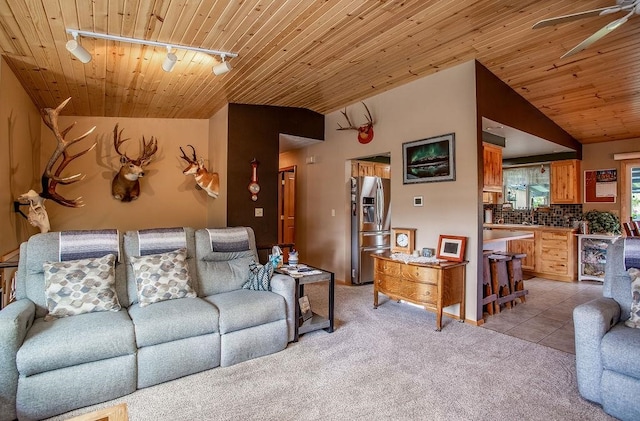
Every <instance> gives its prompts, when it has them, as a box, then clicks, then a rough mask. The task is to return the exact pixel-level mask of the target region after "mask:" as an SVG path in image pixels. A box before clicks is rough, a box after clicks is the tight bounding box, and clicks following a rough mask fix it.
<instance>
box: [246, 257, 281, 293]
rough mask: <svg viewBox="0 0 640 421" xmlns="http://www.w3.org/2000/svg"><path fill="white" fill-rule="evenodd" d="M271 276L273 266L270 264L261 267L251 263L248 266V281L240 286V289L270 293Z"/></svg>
mask: <svg viewBox="0 0 640 421" xmlns="http://www.w3.org/2000/svg"><path fill="white" fill-rule="evenodd" d="M272 276H273V265H272V264H271V262H268V263H267V264H266V265H261V264H258V263H256V262H254V261H251V263H250V264H249V280H248V281H247V282H245V283H244V285H242V288H244V289H252V290H254V291H271V277H272Z"/></svg>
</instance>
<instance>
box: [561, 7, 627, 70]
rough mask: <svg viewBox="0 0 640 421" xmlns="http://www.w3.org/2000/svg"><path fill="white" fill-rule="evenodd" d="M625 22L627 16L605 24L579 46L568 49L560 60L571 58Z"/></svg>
mask: <svg viewBox="0 0 640 421" xmlns="http://www.w3.org/2000/svg"><path fill="white" fill-rule="evenodd" d="M627 20H629V15H627V16H623V17H621V18H620V19H616V20H614V21H613V22H611V23H608V24H606V25H605V26H603V27H602V28H600V29H599V30H598V32H596V33H594V34H593V35H591V36H590V37H589V38H587V39H585V40H584V41H582V42H581V43H580V44H578V45H576V46H575V47H573V48H572V49H570V50H569V51H567V52H566V53H564V55H563V56H562V57H560V59H563V58H565V57H569V56H572V55H574V54H576V53H579V52H580V51H582V50H584V49H585V48H587V47H589V46H590V45H591V44H593V43H594V42H596V41H598V40H599V39H600V38H602V37H604V36H605V35H607V34H608V33H609V32H611V31H613V30H614V29H616V28H618V27H620V26H621V25H622V24H623V23H625V22H626V21H627Z"/></svg>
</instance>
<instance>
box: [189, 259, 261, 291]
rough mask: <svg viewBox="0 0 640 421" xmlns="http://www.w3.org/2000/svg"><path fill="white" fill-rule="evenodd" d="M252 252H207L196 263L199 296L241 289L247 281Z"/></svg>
mask: <svg viewBox="0 0 640 421" xmlns="http://www.w3.org/2000/svg"><path fill="white" fill-rule="evenodd" d="M253 260H254V257H253V252H252V251H244V252H229V253H216V252H209V253H207V254H206V255H205V256H203V257H202V258H201V259H199V261H198V275H199V276H198V278H199V279H198V281H199V285H198V290H199V291H200V295H201V296H207V295H213V294H218V293H221V292H229V291H233V290H236V289H240V288H242V285H244V283H245V282H247V279H249V265H250V264H251V262H252V261H253Z"/></svg>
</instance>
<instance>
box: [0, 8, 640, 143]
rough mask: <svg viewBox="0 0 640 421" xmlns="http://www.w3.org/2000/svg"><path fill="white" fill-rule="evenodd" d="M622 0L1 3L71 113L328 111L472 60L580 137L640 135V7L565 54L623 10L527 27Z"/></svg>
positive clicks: (13, 42) (34, 91)
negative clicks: (81, 33)
mask: <svg viewBox="0 0 640 421" xmlns="http://www.w3.org/2000/svg"><path fill="white" fill-rule="evenodd" d="M612 4H614V0H582V1H579V2H577V1H561V0H437V1H436V0H401V1H400V0H398V1H394V0H327V1H320V0H317V1H314V0H304V1H301V0H274V1H270V0H236V1H231V0H201V1H196V0H188V1H187V0H140V1H131V0H100V1H94V0H46V1H41V0H0V48H1V52H2V55H3V57H5V59H6V61H7V62H8V64H9V66H10V67H11V69H12V70H13V71H14V73H15V74H16V75H17V77H18V79H19V80H20V82H21V83H22V85H23V86H24V87H25V89H26V90H27V92H28V93H29V95H30V96H31V98H32V99H33V101H34V103H35V104H36V105H37V106H38V107H41V108H42V107H52V106H56V105H57V104H59V103H60V102H61V101H62V100H64V99H65V98H67V97H69V96H71V97H72V98H73V99H72V102H71V104H70V105H69V106H67V108H66V109H65V113H66V114H72V115H90V116H120V117H160V118H208V117H210V116H211V115H212V114H213V113H215V112H216V111H217V110H219V109H220V108H221V107H223V106H224V104H226V103H227V102H234V103H245V104H269V105H280V106H291V107H304V108H308V109H311V110H314V111H317V112H320V113H323V114H326V113H328V112H331V111H335V110H337V109H340V108H342V107H345V106H346V105H348V104H351V103H354V102H357V101H359V100H361V99H364V98H367V97H369V96H371V95H374V94H377V93H380V92H382V91H385V90H388V89H391V88H394V87H397V86H399V85H401V84H404V83H407V82H410V81H412V80H415V79H416V78H419V77H424V76H427V75H429V74H432V73H434V72H437V71H439V70H442V69H445V68H447V67H450V66H454V65H456V64H459V63H462V62H465V61H468V60H472V59H477V60H478V61H480V62H481V63H482V64H484V65H485V66H486V67H487V68H488V69H489V70H491V71H492V72H493V73H494V74H496V75H497V76H498V77H499V78H500V79H502V80H503V81H505V82H506V83H508V84H509V85H510V86H511V87H512V88H513V89H515V90H516V91H517V92H519V93H520V94H521V95H522V96H523V97H525V98H526V99H527V100H529V101H530V102H531V103H532V104H533V105H535V106H536V107H538V108H539V109H540V110H542V111H543V112H544V113H545V114H546V115H547V116H549V117H550V118H551V119H553V120H554V121H555V122H556V123H558V124H559V125H560V126H561V127H563V128H564V129H565V130H566V131H567V132H569V133H570V134H571V135H572V136H573V137H575V138H576V139H578V140H579V141H580V142H582V143H590V142H602V141H610V140H620V139H630V138H636V137H640V93H639V91H640V77H638V73H637V71H638V70H639V69H638V67H639V66H640V61H639V60H640V48H636V44H635V43H636V42H637V40H638V39H639V38H640V17H639V16H634V17H632V18H631V19H630V20H629V22H627V23H626V24H625V25H623V26H622V27H620V28H619V29H617V30H616V31H614V32H613V33H611V34H610V35H608V36H606V37H605V38H603V39H602V40H600V41H598V42H597V43H596V44H594V45H592V46H591V47H590V48H588V49H587V50H585V51H583V52H582V53H579V54H577V55H575V56H572V57H570V58H567V59H563V60H560V56H561V55H562V54H564V53H565V52H566V51H567V50H569V49H570V48H572V47H573V46H574V45H576V44H578V43H579V42H580V41H582V40H583V39H585V38H586V37H588V36H589V35H591V34H592V33H593V32H595V31H596V30H598V29H599V28H601V27H602V26H604V25H605V24H607V23H608V22H611V21H612V20H613V19H615V18H617V17H621V15H615V17H612V16H606V17H592V18H587V19H583V20H580V21H576V22H571V23H565V24H562V25H557V26H555V27H550V28H543V29H537V30H532V29H531V26H532V25H533V24H534V23H535V22H537V21H538V20H540V19H543V18H548V17H553V16H559V15H564V14H568V13H574V12H578V11H583V10H588V9H593V8H599V7H606V6H610V5H612ZM65 28H76V29H82V30H87V31H94V32H100V33H108V34H112V35H120V36H125V37H135V38H142V39H146V40H153V41H160V42H166V43H168V44H183V45H191V46H196V47H202V48H207V49H218V50H225V51H232V52H237V53H239V57H237V58H234V59H231V60H229V61H230V63H231V64H232V65H233V68H234V69H233V70H232V71H231V72H229V73H227V74H225V75H223V76H214V75H213V74H212V72H211V68H212V66H213V65H214V64H216V60H217V58H216V57H212V56H210V55H207V54H203V53H197V52H190V51H184V50H177V51H175V53H176V55H177V56H178V63H177V64H176V66H175V68H174V70H173V72H171V73H166V72H164V71H162V69H161V65H162V61H163V60H164V57H165V55H166V49H165V48H163V47H150V46H142V45H135V44H128V43H125V42H116V41H106V40H97V39H91V38H84V37H83V38H81V39H80V43H81V44H82V45H83V46H84V47H85V48H86V49H87V50H89V51H90V52H91V53H92V55H93V60H92V61H91V62H90V63H88V64H83V63H81V62H80V61H79V60H77V59H75V58H74V57H73V56H72V55H71V54H69V53H68V52H67V51H66V49H65V43H66V42H67V41H68V40H69V39H71V37H70V36H69V35H68V34H67V33H66V31H65Z"/></svg>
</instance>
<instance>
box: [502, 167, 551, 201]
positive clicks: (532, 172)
mask: <svg viewBox="0 0 640 421" xmlns="http://www.w3.org/2000/svg"><path fill="white" fill-rule="evenodd" d="M502 179H503V187H504V200H505V202H510V203H511V205H512V206H513V208H514V209H535V208H537V207H540V206H549V165H548V164H543V165H540V164H536V165H531V166H523V167H515V168H505V169H504V170H503V172H502Z"/></svg>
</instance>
